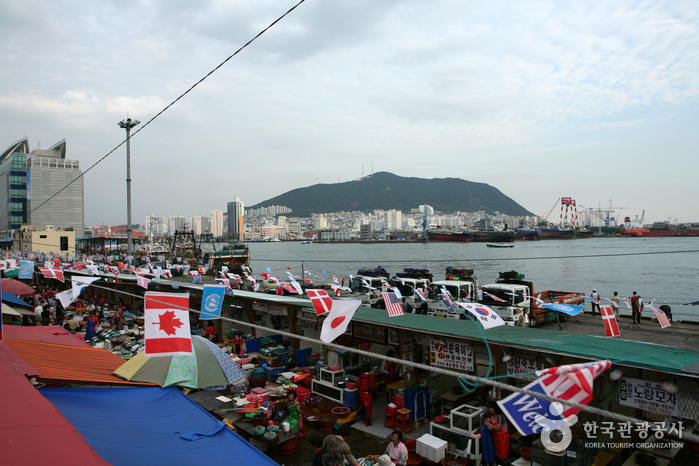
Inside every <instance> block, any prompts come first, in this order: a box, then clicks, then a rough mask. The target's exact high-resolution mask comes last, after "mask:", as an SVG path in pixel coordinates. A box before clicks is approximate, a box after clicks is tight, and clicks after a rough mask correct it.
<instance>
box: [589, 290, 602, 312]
mask: <svg viewBox="0 0 699 466" xmlns="http://www.w3.org/2000/svg"><path fill="white" fill-rule="evenodd" d="M590 298H592V299H593V300H594V301H593V302H592V315H593V316H594V315H595V309H597V312H600V313H601V311H600V310H599V293H598V292H597V290H596V289H594V288H593V289H592V293H590Z"/></svg>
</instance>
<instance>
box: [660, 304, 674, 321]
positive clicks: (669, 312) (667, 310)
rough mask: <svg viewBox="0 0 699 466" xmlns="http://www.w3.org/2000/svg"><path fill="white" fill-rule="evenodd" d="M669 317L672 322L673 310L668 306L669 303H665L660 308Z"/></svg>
mask: <svg viewBox="0 0 699 466" xmlns="http://www.w3.org/2000/svg"><path fill="white" fill-rule="evenodd" d="M659 309H660V310H661V311H663V312H664V313H665V315H666V316H667V320H669V321H670V322H672V309H671V308H670V306H668V305H667V301H663V304H662V305H661V306H660V308H659Z"/></svg>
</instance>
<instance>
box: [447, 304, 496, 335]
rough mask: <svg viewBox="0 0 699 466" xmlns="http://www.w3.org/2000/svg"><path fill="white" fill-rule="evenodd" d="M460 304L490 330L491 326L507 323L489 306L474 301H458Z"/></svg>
mask: <svg viewBox="0 0 699 466" xmlns="http://www.w3.org/2000/svg"><path fill="white" fill-rule="evenodd" d="M456 304H458V305H459V306H461V307H462V308H464V309H466V310H467V311H468V312H469V313H471V315H472V316H473V318H474V319H475V320H477V321H478V322H480V323H481V325H483V328H484V329H486V330H488V329H489V328H493V327H498V326H500V325H505V321H504V320H502V318H501V317H500V316H499V315H497V314H496V313H495V311H493V310H492V309H490V308H489V307H488V306H484V305H482V304H474V303H461V302H457V303H456Z"/></svg>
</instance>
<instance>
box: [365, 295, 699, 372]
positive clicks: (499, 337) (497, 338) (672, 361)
mask: <svg viewBox="0 0 699 466" xmlns="http://www.w3.org/2000/svg"><path fill="white" fill-rule="evenodd" d="M353 320H354V321H359V322H367V323H373V324H380V325H383V326H387V327H392V328H401V329H406V330H412V331H414V332H424V333H428V334H434V335H443V336H446V337H452V338H462V339H466V340H472V341H483V337H482V335H481V332H480V330H479V329H478V327H477V325H478V324H476V323H475V322H473V321H471V320H457V319H446V318H439V317H433V316H425V315H420V314H405V315H403V316H400V317H389V316H388V314H387V313H386V311H385V310H383V309H372V308H367V307H361V308H359V309H358V310H357V312H356V314H355V316H354V319H353ZM483 334H485V337H486V338H487V339H488V341H489V342H490V343H494V344H498V345H506V346H510V347H521V348H527V349H532V350H539V351H547V352H552V353H560V354H568V355H572V356H579V357H583V358H589V359H593V360H600V359H608V360H610V361H612V362H615V361H618V362H619V363H620V364H623V365H628V366H634V367H642V368H647V369H653V370H657V371H661V372H675V373H680V372H683V369H685V368H688V367H690V366H693V365H695V364H699V351H694V350H690V349H685V348H676V347H673V346H664V345H657V344H653V343H645V342H641V341H630V340H621V339H617V338H606V337H598V336H593V335H581V334H578V333H571V332H562V331H560V330H548V329H542V328H530V327H513V326H509V325H508V326H500V327H497V328H492V329H490V330H484V331H483ZM685 373H686V372H685Z"/></svg>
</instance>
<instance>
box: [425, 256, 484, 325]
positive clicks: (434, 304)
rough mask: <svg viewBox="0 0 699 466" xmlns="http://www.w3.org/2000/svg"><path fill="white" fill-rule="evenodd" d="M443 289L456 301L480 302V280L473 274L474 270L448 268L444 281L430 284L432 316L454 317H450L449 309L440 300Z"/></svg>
mask: <svg viewBox="0 0 699 466" xmlns="http://www.w3.org/2000/svg"><path fill="white" fill-rule="evenodd" d="M442 289H445V290H447V291H448V292H449V294H451V297H452V299H453V300H454V301H461V302H466V303H475V302H477V300H478V278H477V277H476V276H475V275H474V274H473V269H465V268H456V267H447V268H446V271H445V273H444V280H438V281H434V282H432V283H430V291H429V294H428V298H429V300H428V302H427V305H428V308H429V310H428V314H429V315H431V316H436V317H454V316H453V315H449V313H448V311H447V307H446V306H445V305H444V302H442V300H441V299H440V298H439V295H440V294H442V293H443V290H442Z"/></svg>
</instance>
